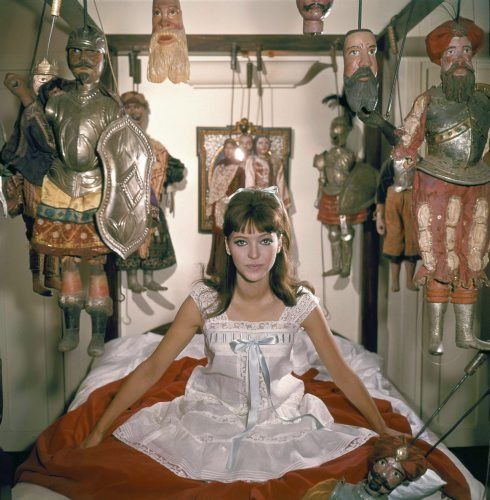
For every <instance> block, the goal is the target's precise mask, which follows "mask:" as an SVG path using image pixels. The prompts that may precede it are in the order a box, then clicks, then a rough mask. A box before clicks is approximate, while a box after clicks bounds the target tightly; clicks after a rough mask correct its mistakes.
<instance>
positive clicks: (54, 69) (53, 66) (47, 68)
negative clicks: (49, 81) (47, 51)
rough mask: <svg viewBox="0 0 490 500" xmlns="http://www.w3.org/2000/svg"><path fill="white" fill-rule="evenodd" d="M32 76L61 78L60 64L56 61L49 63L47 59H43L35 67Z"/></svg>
mask: <svg viewBox="0 0 490 500" xmlns="http://www.w3.org/2000/svg"><path fill="white" fill-rule="evenodd" d="M32 74H33V75H52V76H59V71H58V64H57V63H56V61H53V62H49V61H48V60H47V59H46V58H43V59H42V60H41V61H39V62H38V63H37V64H36V66H34V69H33V70H32Z"/></svg>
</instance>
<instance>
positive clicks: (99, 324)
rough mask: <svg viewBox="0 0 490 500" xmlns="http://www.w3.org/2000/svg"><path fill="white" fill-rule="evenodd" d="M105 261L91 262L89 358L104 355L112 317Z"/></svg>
mask: <svg viewBox="0 0 490 500" xmlns="http://www.w3.org/2000/svg"><path fill="white" fill-rule="evenodd" d="M104 261H105V257H96V258H93V259H91V260H90V261H89V265H90V282H89V293H88V301H87V304H86V306H85V309H86V311H87V313H88V314H89V315H90V317H91V319H92V340H91V341H90V344H89V346H88V348H87V352H88V354H89V356H92V357H98V356H101V355H102V354H103V353H104V339H105V333H106V328H107V320H108V318H109V316H112V299H111V298H110V297H109V285H108V283H107V275H106V274H105V271H104V266H103V262H104Z"/></svg>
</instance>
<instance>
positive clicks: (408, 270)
mask: <svg viewBox="0 0 490 500" xmlns="http://www.w3.org/2000/svg"><path fill="white" fill-rule="evenodd" d="M416 264H417V262H416V261H415V260H411V259H407V260H405V274H406V280H407V288H408V289H409V290H413V291H417V290H418V289H419V288H418V286H417V285H416V284H415V283H414V282H413V276H414V274H415V266H416Z"/></svg>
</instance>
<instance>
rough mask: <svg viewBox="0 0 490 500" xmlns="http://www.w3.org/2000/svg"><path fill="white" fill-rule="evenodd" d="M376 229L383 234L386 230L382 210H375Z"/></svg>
mask: <svg viewBox="0 0 490 500" xmlns="http://www.w3.org/2000/svg"><path fill="white" fill-rule="evenodd" d="M376 231H378V234H380V235H381V236H383V235H384V234H385V231H386V224H385V218H384V215H383V213H382V212H380V211H376Z"/></svg>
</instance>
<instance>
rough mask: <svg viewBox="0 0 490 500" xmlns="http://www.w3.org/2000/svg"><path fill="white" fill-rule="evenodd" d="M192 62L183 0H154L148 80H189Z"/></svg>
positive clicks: (154, 81) (156, 81)
mask: <svg viewBox="0 0 490 500" xmlns="http://www.w3.org/2000/svg"><path fill="white" fill-rule="evenodd" d="M189 72H190V63H189V54H188V51H187V39H186V37H185V31H184V22H183V19H182V10H181V8H180V2H179V0H153V14H152V35H151V40H150V58H149V61H148V80H149V81H150V82H153V83H161V82H163V81H164V80H166V79H167V78H168V79H169V80H170V81H171V82H172V83H180V82H187V81H188V80H189Z"/></svg>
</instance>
